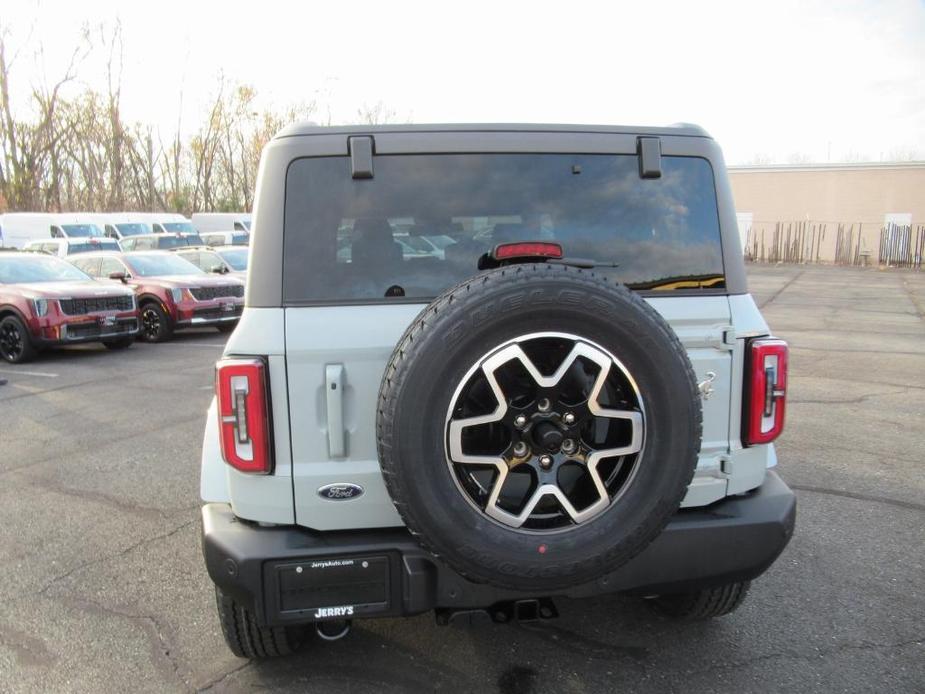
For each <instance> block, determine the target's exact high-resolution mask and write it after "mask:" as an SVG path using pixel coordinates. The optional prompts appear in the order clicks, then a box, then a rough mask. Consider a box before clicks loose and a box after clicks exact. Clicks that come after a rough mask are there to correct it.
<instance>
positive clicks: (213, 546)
mask: <svg viewBox="0 0 925 694" xmlns="http://www.w3.org/2000/svg"><path fill="white" fill-rule="evenodd" d="M795 517H796V498H795V496H794V494H793V492H792V491H791V490H790V488H789V487H787V485H786V484H784V482H783V481H782V480H781V479H780V478H779V477H778V476H777V475H776V474H775V473H773V472H769V473H768V475H767V478H766V479H765V482H764V484H763V485H762V486H761V487H759V488H758V489H757V490H755V491H753V492H751V493H749V494H748V495H744V496H740V497H732V498H728V499H725V500H723V501H720V502H717V503H715V504H713V505H711V506H709V507H707V508H703V509H690V510H683V511H679V512H678V513H677V514H676V515H675V517H674V518H673V519H672V520H671V521H670V522H669V524H668V526H667V527H666V528H665V530H664V531H663V532H662V534H661V535H659V536H658V537H657V538H656V539H655V540H654V541H653V542H652V544H650V545H649V546H648V547H647V548H646V549H645V550H643V552H642V553H641V554H639V555H638V556H637V557H635V558H634V559H633V560H632V561H630V562H629V563H628V564H626V565H624V566H623V567H621V568H620V569H618V570H617V571H614V572H612V573H610V574H607V575H606V576H603V577H601V578H599V579H597V580H596V581H592V582H590V583H586V584H582V585H578V586H575V587H573V588H569V589H566V590H563V591H559V592H558V593H557V594H556V595H558V596H567V597H589V596H593V595H601V594H605V593H614V592H624V593H635V594H640V595H650V594H660V593H672V592H685V591H690V590H696V589H698V588H702V587H707V586H710V585H719V584H723V583H730V582H734V581H742V580H750V579H753V578H756V577H757V576H760V575H761V574H762V573H764V571H765V570H766V569H767V568H768V567H769V566H770V565H771V564H772V563H773V562H774V560H775V559H777V557H778V555H779V554H780V553H781V551H783V549H784V547H786V545H787V543H788V542H789V540H790V537H791V535H792V534H793V527H794V521H795ZM202 524H203V528H202V532H203V536H202V542H203V553H204V555H205V561H206V567H207V569H208V571H209V575H210V576H211V578H212V580H213V581H214V582H215V583H216V584H217V585H218V586H219V587H221V588H222V590H223V591H224V592H226V593H228V594H229V595H232V596H233V597H234V598H235V599H236V600H238V601H239V602H241V603H242V604H244V605H248V606H249V607H250V608H251V609H252V610H253V612H254V613H255V614H256V616H257V619H258V621H260V623H262V624H272V625H280V624H292V623H300V622H311V621H316V619H317V618H318V616H319V615H323V617H321V618H329V617H330V618H335V617H338V616H339V617H341V618H342V615H343V614H344V612H343V610H340V608H341V607H343V606H349V607H350V611H349V612H348V614H350V615H351V616H352V617H383V616H403V615H413V614H419V613H421V612H426V611H428V610H432V609H435V608H449V609H454V608H456V609H464V608H480V607H489V606H491V605H493V604H495V603H498V602H503V601H508V600H521V599H527V598H536V597H547V596H539V595H533V594H527V593H520V592H517V591H510V590H504V589H499V588H495V587H493V586H489V585H485V584H478V583H473V582H471V581H469V580H467V579H465V578H463V577H462V576H460V575H459V574H457V573H456V572H455V571H453V570H452V569H450V568H449V567H447V566H446V565H444V564H443V563H442V562H440V561H439V560H437V559H435V558H434V557H433V556H431V555H430V554H428V553H427V552H425V551H424V550H422V549H421V547H420V545H418V543H417V542H415V541H414V539H413V538H412V537H411V535H410V534H409V533H408V531H407V530H405V529H401V528H395V529H385V530H373V531H349V532H323V533H322V532H312V531H309V530H305V529H302V528H296V527H291V526H288V527H272V528H264V527H259V526H256V525H253V524H251V523H248V522H246V521H241V520H239V519H237V518H236V517H235V516H234V514H233V513H232V511H231V508H230V506H228V505H227V504H206V505H205V506H203V508H202ZM383 558H385V559H386V560H383ZM353 563H356V564H357V565H359V564H360V563H362V564H363V566H364V567H366V566H367V564H369V565H371V566H373V567H374V568H376V567H381V571H380V572H379V573H378V574H377V576H376V577H375V580H373V581H372V582H370V583H369V588H368V590H369V597H368V599H367V598H366V597H364V593H363V591H364V590H366V587H365V586H366V585H367V584H366V583H363V582H362V579H357V577H356V576H355V575H353V574H351V575H350V577H349V581H351V583H352V584H351V585H350V586H346V584H345V583H344V579H343V578H339V579H335V580H334V581H329V582H325V580H324V579H322V580H321V582H320V583H319V582H318V581H314V579H309V580H312V581H313V582H312V584H311V585H308V584H307V583H299V581H303V582H304V581H305V580H307V579H306V578H303V576H304V577H308V576H309V575H313V574H317V573H318V572H317V571H315V569H316V568H319V567H320V568H326V567H328V566H329V565H334V564H336V565H337V566H343V565H344V564H353ZM348 570H349V569H348ZM376 570H377V571H379V569H378V568H377V569H376ZM296 571H297V572H298V575H297V574H296V573H294V572H296ZM349 571H352V570H349ZM332 575H333V576H336V575H338V574H336V572H332ZM341 575H342V574H341ZM358 580H360V584H362V586H363V587H360V588H358V587H357V586H358V585H360V584H358V583H357V581H358ZM344 591H347V592H344ZM548 597H555V596H548ZM323 607H337V608H338V610H337V611H335V614H328V613H323V612H320V611H319V610H318V609H316V608H323ZM328 612H331V611H328Z"/></svg>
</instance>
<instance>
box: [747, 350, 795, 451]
mask: <svg viewBox="0 0 925 694" xmlns="http://www.w3.org/2000/svg"><path fill="white" fill-rule="evenodd" d="M787 355H788V348H787V343H786V342H784V341H783V340H777V339H774V338H763V339H759V340H752V341H751V342H749V344H748V353H747V356H746V359H747V363H746V368H747V372H746V373H747V374H748V375H747V376H746V378H747V379H748V383H747V384H746V385H747V389H746V400H745V421H744V422H743V436H742V443H743V444H744V445H746V446H752V445H755V444H759V443H770V442H771V441H773V440H774V439H776V438H777V437H778V436H780V434H781V432H782V431H783V430H784V410H785V409H786V403H787Z"/></svg>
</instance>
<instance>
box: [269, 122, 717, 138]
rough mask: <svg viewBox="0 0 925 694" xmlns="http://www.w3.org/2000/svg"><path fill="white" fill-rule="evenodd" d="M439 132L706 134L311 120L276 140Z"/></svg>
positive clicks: (685, 127)
mask: <svg viewBox="0 0 925 694" xmlns="http://www.w3.org/2000/svg"><path fill="white" fill-rule="evenodd" d="M440 132H532V133H542V132H549V133H603V134H613V135H655V136H658V135H663V136H674V137H707V138H709V137H710V135H709V133H707V131H706V130H704V129H703V128H701V127H700V126H699V125H693V124H691V123H674V124H672V125H665V126H636V125H556V124H548V125H544V124H542V123H469V124H466V123H446V124H440V123H430V124H405V125H334V126H322V125H317V124H316V123H312V122H311V121H308V122H303V123H293V124H292V125H290V126H288V127H286V128H283V129H282V130H281V131H280V132H279V133H277V134H276V137H275V138H274V139H279V138H284V137H298V136H301V135H337V134H345V135H358V134H359V135H374V134H376V133H440Z"/></svg>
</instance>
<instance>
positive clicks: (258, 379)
mask: <svg viewBox="0 0 925 694" xmlns="http://www.w3.org/2000/svg"><path fill="white" fill-rule="evenodd" d="M215 397H216V399H217V400H218V427H219V431H220V432H221V441H222V457H223V458H224V459H225V462H226V463H228V464H229V465H231V467H233V468H236V469H238V470H240V471H241V472H250V473H254V474H262V475H266V474H268V473H269V472H270V471H271V470H272V468H273V465H272V459H271V457H270V418H269V414H270V411H269V406H268V405H269V402H268V399H267V369H266V365H265V364H264V363H263V361H262V360H260V359H222V360H221V361H219V362H218V363H217V364H216V365H215Z"/></svg>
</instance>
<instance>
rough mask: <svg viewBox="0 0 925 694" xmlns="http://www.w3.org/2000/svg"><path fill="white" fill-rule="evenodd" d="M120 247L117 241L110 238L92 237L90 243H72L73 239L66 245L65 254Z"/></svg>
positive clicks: (111, 249)
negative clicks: (98, 238) (99, 238)
mask: <svg viewBox="0 0 925 694" xmlns="http://www.w3.org/2000/svg"><path fill="white" fill-rule="evenodd" d="M121 250H122V248H121V247H120V246H119V243H118V242H117V241H110V240H108V239H107V240H99V241H97V240H96V239H93V242H92V243H89V242H88V243H79V242H78V243H74V242H73V241H72V242H71V243H69V244H68V245H67V254H68V255H74V254H75V253H91V252H93V251H121Z"/></svg>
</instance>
